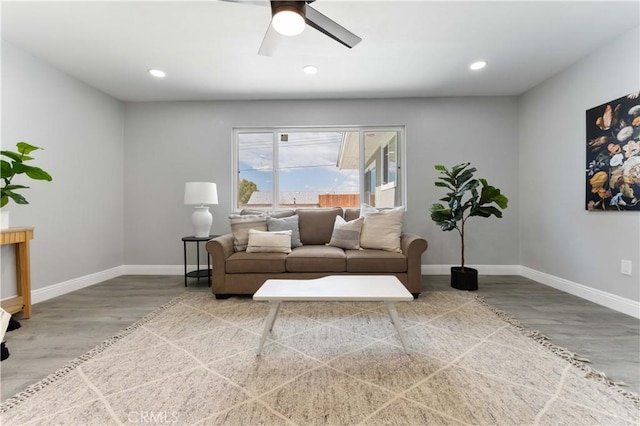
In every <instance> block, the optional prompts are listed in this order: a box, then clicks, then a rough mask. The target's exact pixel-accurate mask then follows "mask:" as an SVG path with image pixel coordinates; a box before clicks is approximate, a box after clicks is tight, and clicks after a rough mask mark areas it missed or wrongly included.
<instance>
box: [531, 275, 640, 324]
mask: <svg viewBox="0 0 640 426" xmlns="http://www.w3.org/2000/svg"><path fill="white" fill-rule="evenodd" d="M520 268H521V272H520V275H522V276H523V277H525V278H529V279H530V280H533V281H537V282H539V283H541V284H544V285H548V286H549V287H553V288H556V289H558V290H562V291H564V292H565V293H569V294H573V295H574V296H578V297H580V298H582V299H586V300H589V301H591V302H593V303H597V304H598V305H602V306H606V307H607V308H611V309H613V310H616V311H618V312H622V313H623V314H627V315H630V316H632V317H635V318H640V302H636V301H634V300H631V299H627V298H624V297H620V296H616V295H615V294H611V293H607V292H606V291H602V290H597V289H595V288H591V287H587V286H586V285H583V284H578V283H574V282H573V281H569V280H566V279H564V278H560V277H556V276H554V275H550V274H547V273H544V272H540V271H536V270H535V269H531V268H527V267H526V266H521V267H520Z"/></svg>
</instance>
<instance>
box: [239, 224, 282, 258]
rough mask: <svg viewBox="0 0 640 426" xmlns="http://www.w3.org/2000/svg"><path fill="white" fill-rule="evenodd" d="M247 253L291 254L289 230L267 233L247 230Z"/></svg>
mask: <svg viewBox="0 0 640 426" xmlns="http://www.w3.org/2000/svg"><path fill="white" fill-rule="evenodd" d="M247 253H291V230H290V229H288V230H286V231H275V232H267V231H257V230H255V229H249V243H248V244H247Z"/></svg>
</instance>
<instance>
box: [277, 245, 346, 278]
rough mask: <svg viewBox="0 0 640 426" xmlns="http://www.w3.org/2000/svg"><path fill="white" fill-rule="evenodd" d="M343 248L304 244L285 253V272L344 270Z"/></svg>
mask: <svg viewBox="0 0 640 426" xmlns="http://www.w3.org/2000/svg"><path fill="white" fill-rule="evenodd" d="M345 259H346V257H345V254H344V250H342V249H341V248H337V247H331V246H325V245H304V246H302V247H298V248H295V249H293V251H292V252H291V253H289V254H288V255H287V260H286V269H287V272H344V271H345V270H346V260H345Z"/></svg>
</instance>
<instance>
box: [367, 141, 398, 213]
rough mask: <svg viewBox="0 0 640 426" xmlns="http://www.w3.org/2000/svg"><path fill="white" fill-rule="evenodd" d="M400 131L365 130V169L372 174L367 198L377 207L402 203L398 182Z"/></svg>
mask: <svg viewBox="0 0 640 426" xmlns="http://www.w3.org/2000/svg"><path fill="white" fill-rule="evenodd" d="M398 133H399V132H396V131H375V132H365V135H364V155H365V165H364V166H365V170H366V171H367V173H368V174H369V175H370V176H371V180H372V182H371V184H370V186H371V190H370V194H365V199H367V198H368V199H369V201H373V202H372V203H370V204H371V205H372V206H375V207H395V206H399V205H401V204H402V200H401V199H402V196H401V191H400V185H399V184H398V161H397V159H398V149H397V148H398V143H397V141H398Z"/></svg>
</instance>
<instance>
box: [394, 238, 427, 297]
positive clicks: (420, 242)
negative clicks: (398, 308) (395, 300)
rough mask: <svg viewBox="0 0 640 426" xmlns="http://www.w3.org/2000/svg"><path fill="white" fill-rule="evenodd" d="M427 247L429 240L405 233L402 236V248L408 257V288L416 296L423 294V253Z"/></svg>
mask: <svg viewBox="0 0 640 426" xmlns="http://www.w3.org/2000/svg"><path fill="white" fill-rule="evenodd" d="M427 246H428V243H427V240H425V239H424V238H422V237H420V236H418V235H415V234H408V233H405V234H402V235H401V236H400V248H401V249H402V253H403V254H404V255H405V256H407V281H408V283H407V288H408V289H409V291H410V292H411V293H413V295H414V296H415V295H417V294H420V292H421V288H422V270H421V269H422V268H421V267H422V253H424V251H425V250H427Z"/></svg>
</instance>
